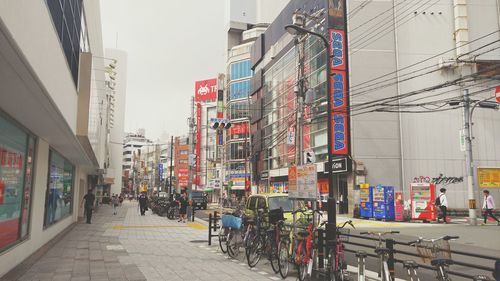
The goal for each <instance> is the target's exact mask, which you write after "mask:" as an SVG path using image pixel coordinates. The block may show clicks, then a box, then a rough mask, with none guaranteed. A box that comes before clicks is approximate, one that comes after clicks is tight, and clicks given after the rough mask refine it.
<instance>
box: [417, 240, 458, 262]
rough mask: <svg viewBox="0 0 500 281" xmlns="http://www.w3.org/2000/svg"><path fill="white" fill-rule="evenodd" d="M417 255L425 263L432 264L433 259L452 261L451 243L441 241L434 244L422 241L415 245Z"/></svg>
mask: <svg viewBox="0 0 500 281" xmlns="http://www.w3.org/2000/svg"><path fill="white" fill-rule="evenodd" d="M415 247H416V248H417V254H418V255H419V256H420V258H421V259H422V261H423V262H424V263H427V264H430V262H431V260H433V259H451V251H450V243H449V242H448V241H446V240H439V241H436V242H434V243H432V242H430V241H420V242H418V243H416V244H415Z"/></svg>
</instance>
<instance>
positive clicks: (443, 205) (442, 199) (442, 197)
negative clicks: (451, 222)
mask: <svg viewBox="0 0 500 281" xmlns="http://www.w3.org/2000/svg"><path fill="white" fill-rule="evenodd" d="M439 191H441V193H440V194H439V197H438V199H439V209H440V210H441V213H440V214H439V216H438V220H437V221H438V223H439V219H440V218H442V219H443V222H444V223H448V221H447V220H446V213H447V211H448V200H447V199H446V188H444V187H443V188H441V189H440V190H439Z"/></svg>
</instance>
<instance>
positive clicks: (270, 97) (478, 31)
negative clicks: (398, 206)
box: [250, 0, 500, 211]
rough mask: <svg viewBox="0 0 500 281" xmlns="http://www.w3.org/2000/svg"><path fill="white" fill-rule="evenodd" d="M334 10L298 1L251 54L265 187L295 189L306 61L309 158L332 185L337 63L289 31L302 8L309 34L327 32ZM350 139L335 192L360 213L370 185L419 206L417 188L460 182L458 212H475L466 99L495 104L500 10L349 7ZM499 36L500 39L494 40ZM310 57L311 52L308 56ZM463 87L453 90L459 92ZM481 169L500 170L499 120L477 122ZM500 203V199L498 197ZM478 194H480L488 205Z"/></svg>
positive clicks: (392, 4) (493, 116)
mask: <svg viewBox="0 0 500 281" xmlns="http://www.w3.org/2000/svg"><path fill="white" fill-rule="evenodd" d="M325 4H326V1H312V0H310V1H291V2H290V3H289V4H288V5H287V6H286V7H285V8H284V10H283V11H282V12H281V14H280V15H279V16H278V18H277V19H276V20H275V21H274V22H273V23H272V24H271V25H270V26H269V28H268V29H267V31H266V32H265V33H264V35H263V36H261V38H259V39H258V40H257V41H256V42H255V44H254V45H253V47H252V56H251V59H252V69H253V70H254V72H255V76H254V78H253V82H252V92H251V96H252V106H251V108H250V111H251V112H252V118H251V119H252V121H251V123H252V129H251V131H252V147H253V148H254V150H253V152H254V155H253V156H252V157H253V160H255V161H253V162H254V163H255V164H254V179H255V182H256V183H257V184H259V185H260V186H265V185H267V179H266V177H265V175H266V174H269V175H270V177H271V181H270V182H271V185H272V186H274V184H275V183H276V185H277V186H280V185H281V186H286V184H287V181H288V178H287V176H288V171H287V167H289V166H290V165H291V164H292V163H294V162H295V155H296V150H295V147H294V146H290V144H288V143H287V141H286V137H287V136H288V135H289V133H288V132H290V128H293V127H294V122H295V121H294V120H295V111H296V107H295V105H296V96H295V94H294V86H295V85H296V81H297V77H298V73H297V70H298V69H299V67H298V66H299V64H298V61H297V59H298V54H299V52H303V53H304V62H303V66H304V75H303V77H304V79H305V81H306V84H307V87H308V88H310V89H312V90H313V91H315V92H316V99H315V102H313V103H312V105H311V106H306V109H305V110H306V120H305V129H304V130H305V131H304V135H305V137H304V143H305V148H307V149H310V150H313V151H314V152H315V154H316V161H317V166H318V178H319V181H320V184H319V185H320V187H319V188H320V191H322V192H323V193H324V192H325V191H326V192H327V189H326V190H325V189H324V188H323V186H324V184H325V175H324V173H323V165H322V162H324V161H326V153H327V147H326V144H327V134H326V126H327V123H326V122H327V120H326V83H325V81H326V71H325V65H326V56H325V49H324V47H323V45H322V44H321V42H320V41H319V40H318V38H313V37H309V38H307V39H305V43H304V45H303V47H302V45H297V44H294V37H293V36H291V35H290V34H288V33H286V31H285V30H284V26H285V25H287V24H291V23H292V14H293V12H295V11H296V10H301V11H306V12H307V13H308V14H310V15H312V16H314V17H315V19H314V20H309V21H308V22H309V25H308V28H315V31H319V32H321V33H324V34H326V30H325V20H324V18H325V15H326V13H325V11H326V9H325ZM349 4H350V5H349V6H348V7H347V14H348V15H349V16H348V19H349V20H348V25H347V28H348V32H349V33H348V34H349V35H348V39H349V40H348V41H349V74H350V88H349V93H348V94H349V97H350V106H349V109H350V120H351V126H350V138H351V155H352V158H353V160H354V161H353V163H354V164H353V170H355V173H351V174H349V175H347V176H346V177H343V178H341V179H340V181H339V184H337V185H336V186H335V190H334V191H335V194H336V196H337V198H341V199H342V201H343V203H344V204H345V206H347V205H349V210H351V211H352V207H353V205H354V203H355V201H356V200H355V199H357V198H355V195H356V194H357V192H356V189H357V188H358V185H359V184H360V183H369V184H370V185H378V184H382V185H389V186H394V187H395V188H396V190H402V191H403V192H404V195H405V198H406V199H408V198H409V185H410V184H411V183H412V182H414V181H420V180H421V178H422V179H423V180H424V181H427V180H430V181H432V180H433V178H439V177H440V176H441V178H443V177H447V178H451V179H452V180H449V181H448V182H447V183H446V184H444V183H443V182H441V183H439V184H438V185H437V188H438V189H439V188H441V187H443V186H446V188H447V189H448V193H447V195H448V201H449V205H450V207H451V208H460V209H464V208H467V206H468V196H467V186H466V163H465V152H463V151H461V145H460V131H461V130H462V129H463V128H464V121H463V116H462V105H463V103H460V102H461V101H462V99H463V97H462V96H463V91H464V89H468V90H469V93H470V96H471V99H472V100H473V101H474V103H475V102H476V101H478V100H481V99H484V98H488V97H491V96H493V94H494V88H493V87H494V86H495V85H496V84H498V80H496V82H495V80H494V79H498V75H499V68H500V66H499V62H500V51H499V48H500V45H499V43H498V42H496V41H498V40H499V39H500V35H499V33H498V31H497V30H498V29H499V26H500V23H499V18H500V14H499V9H500V7H499V6H498V5H499V4H498V2H497V1H467V2H463V1H452V0H441V1H432V2H424V3H422V2H421V1H389V2H385V1H384V2H380V1H372V2H369V3H366V1H349ZM495 31H497V32H495ZM300 48H303V49H300ZM450 81H453V82H450ZM473 118H474V120H473V121H474V126H473V130H472V131H473V133H474V137H475V138H474V140H473V151H474V163H473V164H474V166H475V167H485V166H488V167H500V147H499V146H498V143H500V131H499V130H498V128H499V124H500V123H499V122H500V114H499V113H498V112H496V111H493V110H487V109H482V108H477V109H476V110H475V112H474V116H473ZM493 192H494V193H493V195H494V196H496V197H497V198H498V197H500V193H497V191H493ZM479 193H480V190H479V189H478V188H477V187H476V190H475V194H476V196H477V197H479Z"/></svg>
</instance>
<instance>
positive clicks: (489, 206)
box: [483, 190, 500, 225]
mask: <svg viewBox="0 0 500 281" xmlns="http://www.w3.org/2000/svg"><path fill="white" fill-rule="evenodd" d="M483 195H484V201H483V217H484V222H483V225H485V224H486V222H487V221H488V216H490V217H492V218H493V219H494V220H496V221H497V225H500V221H499V220H498V218H497V217H495V215H493V211H494V210H495V200H493V196H491V195H490V191H489V190H483Z"/></svg>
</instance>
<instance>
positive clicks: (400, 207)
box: [394, 191, 405, 221]
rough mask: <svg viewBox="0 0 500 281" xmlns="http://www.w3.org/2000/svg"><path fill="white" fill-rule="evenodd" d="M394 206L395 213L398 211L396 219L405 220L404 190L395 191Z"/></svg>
mask: <svg viewBox="0 0 500 281" xmlns="http://www.w3.org/2000/svg"><path fill="white" fill-rule="evenodd" d="M394 196H395V199H394V206H395V213H396V216H395V218H396V221H404V211H405V207H404V199H403V192H401V191H397V192H394Z"/></svg>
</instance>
